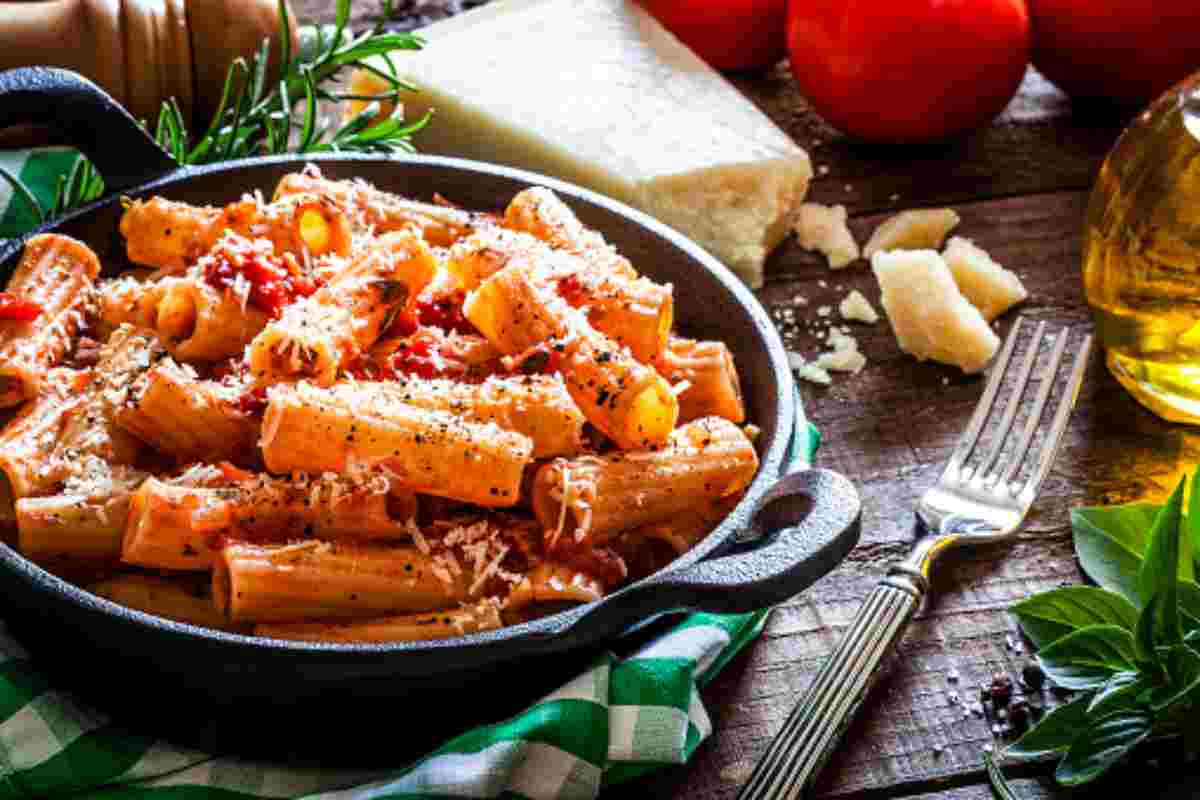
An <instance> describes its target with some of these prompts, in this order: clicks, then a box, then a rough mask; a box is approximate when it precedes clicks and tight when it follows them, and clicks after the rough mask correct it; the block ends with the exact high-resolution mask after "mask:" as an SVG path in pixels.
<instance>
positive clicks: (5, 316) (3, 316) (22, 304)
mask: <svg viewBox="0 0 1200 800" xmlns="http://www.w3.org/2000/svg"><path fill="white" fill-rule="evenodd" d="M41 315H42V307H41V306H40V305H38V304H37V303H35V302H33V301H32V300H26V299H25V298H24V297H21V296H20V295H19V294H16V293H14V292H0V322H7V321H13V322H32V321H33V320H35V319H37V318H38V317H40V316H41Z"/></svg>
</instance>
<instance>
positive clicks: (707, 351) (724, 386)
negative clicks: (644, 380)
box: [655, 336, 746, 424]
mask: <svg viewBox="0 0 1200 800" xmlns="http://www.w3.org/2000/svg"><path fill="white" fill-rule="evenodd" d="M655 366H656V367H657V368H658V371H659V374H661V375H662V376H663V377H664V378H666V379H667V380H668V381H670V382H671V384H672V385H674V386H678V385H679V384H684V385H685V388H684V389H683V390H682V391H681V392H679V394H678V395H677V397H678V398H679V419H680V421H682V422H691V421H692V420H694V419H700V418H701V417H709V416H717V417H724V418H725V419H727V420H729V421H730V422H736V423H739V424H740V423H742V422H745V421H746V407H745V405H744V404H743V402H742V386H741V382H740V381H739V380H738V374H737V367H736V366H734V363H733V355H732V354H731V353H730V352H729V348H728V347H726V346H725V343H724V342H700V341H696V340H695V339H687V338H684V337H682V336H672V337H671V339H670V341H669V342H668V343H667V347H666V349H665V350H664V351H663V353H662V356H661V357H660V358H659V359H658V361H657V362H655Z"/></svg>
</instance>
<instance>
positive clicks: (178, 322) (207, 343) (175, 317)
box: [154, 273, 268, 361]
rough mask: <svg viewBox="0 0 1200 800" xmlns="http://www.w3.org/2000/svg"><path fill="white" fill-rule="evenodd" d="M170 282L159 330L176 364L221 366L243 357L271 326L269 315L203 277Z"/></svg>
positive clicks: (160, 304)
mask: <svg viewBox="0 0 1200 800" xmlns="http://www.w3.org/2000/svg"><path fill="white" fill-rule="evenodd" d="M166 281H167V285H166V286H165V287H164V288H163V290H162V294H161V297H160V299H159V302H158V307H157V309H156V311H155V317H154V327H155V329H156V330H157V331H158V334H159V336H161V337H162V340H163V343H164V344H165V345H166V346H167V349H168V350H169V351H170V352H171V355H173V356H175V357H176V358H179V359H183V360H185V361H219V360H221V359H223V358H229V357H231V356H240V355H241V354H242V353H243V352H244V351H245V349H246V345H248V344H249V343H250V342H252V341H253V340H254V337H255V336H257V335H258V333H259V331H261V330H262V329H263V328H265V327H266V325H267V319H268V317H267V314H266V313H264V312H263V311H261V310H260V309H257V308H255V307H254V306H252V305H249V304H247V303H246V302H245V301H244V298H239V297H238V296H237V295H236V294H235V293H233V292H231V291H228V290H225V291H222V290H220V289H217V288H216V287H214V286H212V285H211V284H210V283H208V281H206V280H205V279H204V276H203V274H195V273H191V274H188V275H187V276H185V277H182V278H167V279H166Z"/></svg>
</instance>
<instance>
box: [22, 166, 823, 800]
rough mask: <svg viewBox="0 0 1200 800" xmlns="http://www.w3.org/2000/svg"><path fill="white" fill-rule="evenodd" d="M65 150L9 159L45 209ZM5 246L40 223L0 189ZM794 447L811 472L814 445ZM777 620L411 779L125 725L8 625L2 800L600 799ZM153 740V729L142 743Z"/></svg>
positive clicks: (695, 634)
mask: <svg viewBox="0 0 1200 800" xmlns="http://www.w3.org/2000/svg"><path fill="white" fill-rule="evenodd" d="M74 158H75V156H74V154H73V153H72V152H71V151H65V150H49V149H47V150H36V151H32V152H27V151H22V152H15V151H14V152H0V166H3V167H5V168H7V169H8V170H9V171H10V172H12V173H13V174H15V175H18V176H19V177H20V178H21V180H22V181H24V182H25V183H26V184H27V185H28V186H29V188H30V189H31V190H32V191H33V193H34V194H35V195H36V196H37V197H38V199H39V201H40V202H41V203H42V205H43V207H45V208H49V207H50V204H51V200H52V198H53V195H54V186H55V183H56V181H57V180H58V176H59V175H61V174H63V173H64V172H65V171H66V170H68V169H69V168H70V166H71V164H72V163H73V160H74ZM0 210H2V212H3V213H2V214H0V238H4V237H11V236H18V235H20V234H21V233H23V232H25V231H27V230H29V229H30V228H31V227H33V225H34V221H35V217H34V216H33V214H32V213H30V212H29V209H28V207H27V205H26V204H25V203H24V201H23V200H22V198H20V197H19V196H14V195H13V193H12V192H11V190H10V188H9V187H8V186H7V185H6V184H5V183H4V182H3V181H0ZM801 434H803V435H802V436H799V437H797V441H796V442H794V444H793V446H794V449H795V452H796V454H797V455H798V456H799V457H800V458H802V459H803V460H804V461H805V462H806V463H807V462H810V461H811V458H812V455H813V451H814V450H815V449H816V446H817V442H818V437H817V436H816V433H815V431H814V430H812V429H811V428H810V429H808V430H805V431H801ZM768 613H769V612H768V611H760V612H757V613H754V614H742V615H716V614H692V615H690V616H689V617H687V618H686V619H685V620H684V621H683V622H682V623H681V624H679V625H678V626H677V627H675V628H674V629H673V630H671V631H670V632H668V633H666V634H664V635H663V636H662V637H660V638H658V639H657V640H655V641H654V642H652V643H651V644H649V645H648V646H646V647H644V648H642V649H641V650H640V651H639V652H638V653H637V654H635V655H634V656H632V657H630V658H628V659H625V660H624V661H619V660H617V659H616V658H615V657H613V656H611V655H610V656H607V657H604V658H601V659H600V660H598V661H597V662H596V663H595V664H594V665H593V666H592V667H591V669H589V670H588V671H587V672H585V673H584V674H582V675H580V676H579V677H577V678H575V680H573V681H571V682H570V683H568V684H566V685H565V686H563V687H561V688H559V689H558V690H557V691H555V692H552V693H551V694H549V695H547V696H546V697H544V698H543V699H542V700H540V701H538V702H537V703H535V704H533V705H532V706H530V707H529V708H528V709H526V710H525V711H524V712H523V713H521V714H518V715H517V716H515V717H512V718H511V719H508V720H506V721H504V722H500V723H497V724H494V725H488V726H485V727H480V728H476V729H474V730H471V731H468V732H467V733H464V734H462V735H461V736H459V737H458V738H456V739H454V740H452V741H450V742H447V743H446V744H444V745H442V746H441V747H440V748H438V749H437V750H435V751H434V752H432V753H430V754H429V755H427V756H425V757H424V758H422V759H420V760H418V761H417V762H416V763H415V764H411V765H409V766H407V767H404V768H399V765H397V769H395V770H394V771H387V772H381V771H377V772H374V773H370V774H367V773H363V772H361V771H355V772H346V771H338V770H320V769H296V768H292V767H282V766H280V765H273V764H268V763H258V762H247V761H240V760H237V759H234V758H224V757H214V756H212V755H210V754H207V753H202V752H198V751H195V750H188V749H182V748H178V747H175V746H173V745H171V744H168V743H167V742H163V741H158V740H155V739H153V738H150V737H149V736H148V735H145V734H143V733H141V732H135V731H130V730H128V729H126V728H123V727H121V725H120V720H115V721H114V720H110V719H108V718H107V717H105V716H102V715H100V714H98V713H97V712H95V711H94V710H92V709H89V708H87V707H85V706H83V705H81V704H80V703H79V702H77V701H76V700H75V699H73V698H72V697H71V696H70V695H69V694H66V693H64V692H60V691H56V690H55V689H54V688H53V687H52V686H50V685H49V684H48V683H47V681H46V680H45V679H44V678H43V677H42V675H41V674H40V673H39V672H38V670H37V666H36V664H34V663H33V662H31V661H30V660H29V659H28V657H27V654H26V652H25V651H24V650H23V649H22V648H21V646H20V644H18V643H17V642H16V641H15V640H13V639H12V638H11V637H10V636H9V635H8V634H7V632H6V630H5V629H4V627H3V625H2V623H0V800H30V799H31V798H51V797H52V798H73V799H75V800H84V799H86V800H107V799H109V798H112V799H113V800H134V799H135V798H136V800H192V798H229V800H240V799H241V798H321V800H334V799H335V798H336V799H337V800H342V799H343V798H345V799H346V800H349V799H350V798H354V799H355V800H358V799H360V798H361V799H362V800H365V799H366V798H388V799H389V800H392V799H398V798H417V797H420V798H430V797H456V798H462V797H471V798H493V797H505V798H530V799H531V800H543V799H544V800H573V799H574V798H581V799H583V798H594V797H596V796H597V794H598V793H599V792H600V790H601V789H602V788H603V787H606V786H610V785H613V784H616V783H620V782H621V781H624V780H628V779H630V778H633V777H635V776H637V775H641V774H643V773H645V772H649V771H650V770H653V769H656V768H657V767H660V766H664V765H668V764H683V763H685V762H686V761H687V760H688V758H689V757H690V756H691V755H692V753H693V752H694V751H695V749H696V747H697V746H699V744H700V742H702V741H704V739H705V738H707V737H708V735H709V734H710V733H712V725H711V723H710V722H709V719H708V715H707V713H706V712H705V710H704V705H703V703H702V702H701V699H700V695H699V693H698V689H699V687H701V686H703V685H704V684H705V683H707V682H708V681H709V680H711V679H712V678H713V677H714V676H716V674H717V673H718V672H719V671H720V670H721V668H722V667H724V666H725V664H726V663H728V661H729V660H730V659H731V658H733V656H734V655H736V654H737V653H738V651H740V650H741V649H742V648H743V647H745V645H746V644H747V643H749V642H750V641H752V640H753V639H754V638H755V637H756V636H757V635H758V633H759V631H761V630H762V627H763V625H764V623H765V622H766V618H767V614H768ZM146 733H147V734H148V733H149V732H146Z"/></svg>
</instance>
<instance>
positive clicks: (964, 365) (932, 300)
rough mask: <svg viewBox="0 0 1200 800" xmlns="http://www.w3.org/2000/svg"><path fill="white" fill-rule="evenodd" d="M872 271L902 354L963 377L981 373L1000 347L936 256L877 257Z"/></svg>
mask: <svg viewBox="0 0 1200 800" xmlns="http://www.w3.org/2000/svg"><path fill="white" fill-rule="evenodd" d="M871 268H872V269H873V270H874V271H875V277H876V278H877V279H878V280H879V287H880V288H881V289H882V290H883V296H882V300H881V302H882V303H883V310H884V313H886V314H887V317H888V320H889V321H890V322H891V323H892V330H893V332H895V334H896V340H897V341H898V342H899V343H900V349H901V350H903V351H904V352H906V353H909V354H911V355H913V356H916V358H917V359H918V360H920V361H924V360H925V359H927V358H932V359H933V360H934V361H940V362H942V363H943V364H953V365H955V366H957V367H960V368H961V369H962V371H963V372H966V373H968V374H969V373H973V372H979V371H980V370H982V369H983V368H984V367H985V366H987V363H988V361H990V360H991V358H992V356H993V355H995V354H996V349H997V348H998V347H999V346H1000V339H999V337H998V336H996V334H995V333H994V332H993V331H992V329H991V328H989V327H988V324H987V322H986V321H985V320H984V318H983V315H982V314H980V313H979V309H977V308H975V306H973V305H971V304H970V303H969V302H967V299H966V298H965V297H963V295H962V292H960V291H959V290H958V286H957V285H956V284H955V283H954V276H953V275H951V274H950V267H948V266H946V262H945V260H944V259H943V258H942V257H941V255H939V254H938V253H937V251H935V250H893V251H891V252H881V253H876V254H875V255H874V257H873V258H872V259H871Z"/></svg>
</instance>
